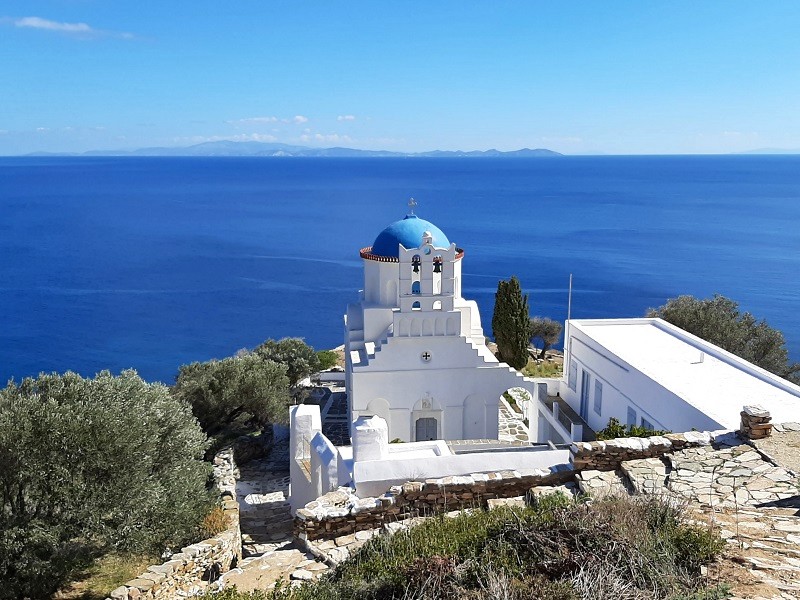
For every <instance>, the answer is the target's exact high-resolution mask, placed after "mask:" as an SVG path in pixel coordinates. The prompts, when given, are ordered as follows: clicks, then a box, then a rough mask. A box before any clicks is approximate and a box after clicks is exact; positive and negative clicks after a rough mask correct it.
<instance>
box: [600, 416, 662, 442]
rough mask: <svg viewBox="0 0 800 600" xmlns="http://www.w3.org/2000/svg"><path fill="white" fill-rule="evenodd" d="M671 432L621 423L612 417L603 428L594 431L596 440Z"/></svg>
mask: <svg viewBox="0 0 800 600" xmlns="http://www.w3.org/2000/svg"><path fill="white" fill-rule="evenodd" d="M665 433H671V432H670V431H667V430H666V429H648V428H647V427H641V426H640V425H623V424H622V423H620V422H619V420H617V419H616V418H614V417H611V418H610V419H609V420H608V425H606V426H605V429H601V430H600V431H598V432H597V433H596V435H597V439H598V440H613V439H616V438H623V437H650V436H651V435H664V434H665Z"/></svg>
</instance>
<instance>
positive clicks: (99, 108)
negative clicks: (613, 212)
mask: <svg viewBox="0 0 800 600" xmlns="http://www.w3.org/2000/svg"><path fill="white" fill-rule="evenodd" d="M0 82H2V84H1V87H0V154H19V153H25V152H31V151H35V150H49V151H83V150H88V149H112V148H113V149H116V148H138V147H142V146H178V145H189V144H192V143H198V142H202V141H208V140H217V139H231V140H262V141H277V142H285V143H290V144H302V145H309V146H348V147H356V148H373V149H378V148H381V149H390V150H405V151H417V150H430V149H436V148H441V149H487V148H499V149H503V150H509V149H515V148H521V147H545V148H551V149H554V150H558V151H561V152H565V153H570V154H573V153H583V152H595V151H599V152H605V153H609V154H642V153H644V154H661V153H718V152H722V153H725V152H736V151H743V150H748V149H752V148H763V147H774V148H800V3H799V2H797V1H796V0H792V1H787V2H769V1H768V2H752V1H748V2H743V1H725V2H650V1H647V2H644V1H637V2H611V1H607V2H568V1H565V2H546V3H545V2H535V1H532V0H531V1H525V2H512V1H507V2H502V1H489V0H486V1H482V2H470V1H468V0H461V1H458V2H449V1H444V0H439V1H431V0H428V1H424V2H423V1H420V2H416V1H404V2H399V1H398V2H386V1H376V0H372V1H370V2H358V1H352V0H351V1H348V2H332V1H330V0H328V1H320V2H303V1H301V0H293V1H288V2H282V1H269V2H264V1H263V0H259V1H249V0H237V1H236V2H226V3H223V2H219V1H213V2H212V1H207V0H195V1H194V2H191V3H188V2H175V1H173V0H163V1H161V2H141V1H140V0H139V1H136V2H134V1H130V0H51V1H39V0H28V1H26V2H19V1H16V2H9V1H0Z"/></svg>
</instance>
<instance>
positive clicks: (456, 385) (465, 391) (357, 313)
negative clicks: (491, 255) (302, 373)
mask: <svg viewBox="0 0 800 600" xmlns="http://www.w3.org/2000/svg"><path fill="white" fill-rule="evenodd" d="M361 258H362V259H363V262H364V289H363V290H362V291H361V294H360V298H359V301H358V302H356V303H353V304H350V305H348V307H347V314H346V315H345V360H346V369H345V372H346V387H347V395H348V398H349V402H350V410H351V422H352V421H355V420H356V419H357V418H358V417H359V416H363V415H376V416H379V417H382V418H383V419H385V420H386V422H387V424H388V427H389V438H390V439H399V440H401V441H403V442H417V441H426V440H435V439H446V440H458V439H481V438H488V439H497V436H498V402H499V398H500V396H501V395H502V393H503V392H504V391H506V390H507V389H509V388H511V387H517V386H522V387H525V386H526V385H527V386H531V385H532V380H527V382H526V381H524V380H523V378H522V376H521V375H519V374H518V373H517V372H516V371H514V370H513V369H511V368H509V367H508V365H506V364H504V363H500V362H499V361H498V360H497V359H496V358H495V356H494V355H493V354H492V353H491V352H490V351H489V349H488V348H487V347H486V344H485V338H484V332H483V328H482V327H481V318H480V314H479V312H478V306H477V304H476V303H475V301H473V300H466V299H464V298H463V297H462V296H461V265H462V262H463V260H464V250H462V249H461V248H459V247H457V246H456V245H455V244H454V243H451V242H450V240H449V239H448V238H447V236H446V235H445V234H444V232H442V230H441V229H439V228H438V227H436V225H434V224H433V223H430V222H428V221H426V220H424V219H421V218H419V217H418V216H416V215H415V214H414V213H413V211H412V212H411V213H410V214H408V215H406V217H405V218H403V219H401V220H399V221H395V222H394V223H392V224H391V225H389V226H388V227H386V229H384V230H383V231H381V232H380V234H378V236H377V237H376V238H375V242H374V243H373V244H372V246H369V247H367V248H363V249H362V250H361Z"/></svg>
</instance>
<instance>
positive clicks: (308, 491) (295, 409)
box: [289, 404, 322, 510]
mask: <svg viewBox="0 0 800 600" xmlns="http://www.w3.org/2000/svg"><path fill="white" fill-rule="evenodd" d="M321 432H322V421H321V419H320V413H319V406H315V405H307V404H301V405H299V406H292V407H290V408H289V476H290V478H291V484H290V485H289V504H290V506H291V507H292V510H297V509H298V508H301V507H303V506H305V505H306V504H307V503H309V502H311V500H313V499H314V498H316V497H317V487H318V484H317V483H316V482H314V481H313V480H312V477H311V454H312V453H311V440H312V439H313V438H314V436H315V435H316V434H318V433H321Z"/></svg>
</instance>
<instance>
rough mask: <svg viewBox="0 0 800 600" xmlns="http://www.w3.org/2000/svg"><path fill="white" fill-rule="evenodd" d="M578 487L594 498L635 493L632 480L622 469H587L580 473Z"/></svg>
mask: <svg viewBox="0 0 800 600" xmlns="http://www.w3.org/2000/svg"><path fill="white" fill-rule="evenodd" d="M577 479H578V487H579V489H580V491H581V492H582V493H583V494H586V495H587V496H591V497H592V498H602V497H605V496H626V495H630V494H632V493H633V486H632V485H631V482H630V480H629V479H628V477H627V476H626V475H625V474H624V473H623V472H622V471H619V470H617V471H594V470H586V471H582V472H581V473H578V476H577Z"/></svg>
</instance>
